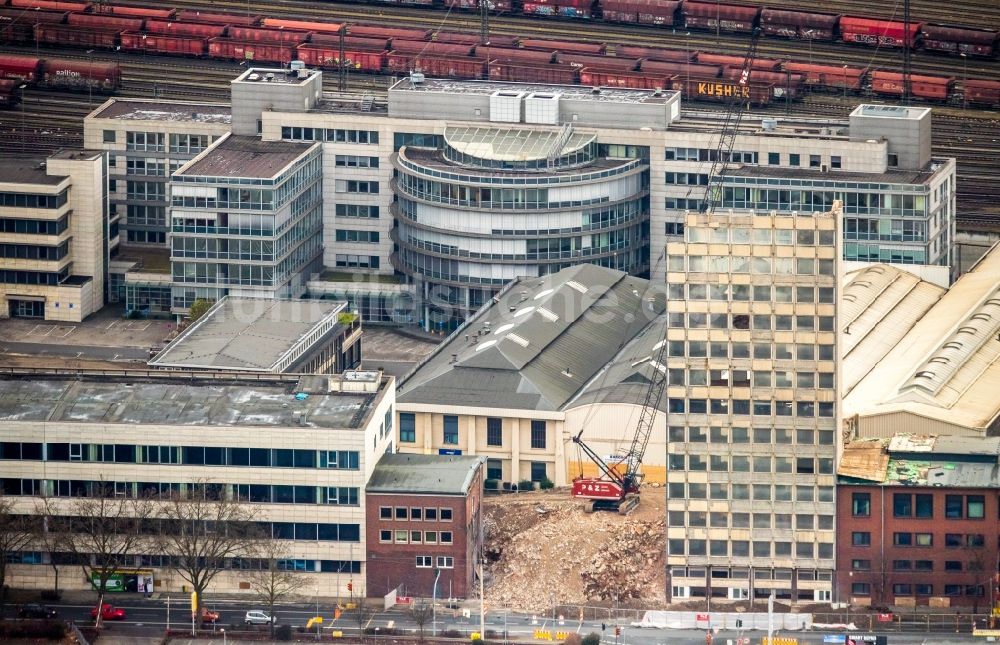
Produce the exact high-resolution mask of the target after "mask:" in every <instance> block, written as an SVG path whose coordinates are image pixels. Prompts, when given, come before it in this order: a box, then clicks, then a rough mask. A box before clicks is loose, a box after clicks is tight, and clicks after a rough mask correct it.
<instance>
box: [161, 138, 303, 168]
mask: <svg viewBox="0 0 1000 645" xmlns="http://www.w3.org/2000/svg"><path fill="white" fill-rule="evenodd" d="M318 145H320V144H318V143H290V142H288V141H261V140H260V139H258V138H257V137H245V136H237V135H229V136H226V137H223V138H222V139H220V140H219V142H218V143H216V144H215V145H213V146H212V147H211V148H208V149H207V150H205V151H204V152H203V153H201V155H199V156H198V157H196V158H195V159H194V160H193V161H191V162H189V163H188V165H186V166H184V167H182V168H181V169H180V170H178V171H177V173H176V174H178V175H184V176H191V175H198V176H202V177H251V178H259V179H271V178H274V177H276V176H278V175H280V174H281V172H282V171H284V170H285V169H286V168H288V166H290V165H291V164H292V163H293V162H295V160H297V159H298V158H299V157H301V156H302V155H304V154H305V153H306V152H308V151H309V150H310V149H311V148H313V147H314V146H318Z"/></svg>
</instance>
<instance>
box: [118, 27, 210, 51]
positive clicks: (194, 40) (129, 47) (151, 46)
mask: <svg viewBox="0 0 1000 645" xmlns="http://www.w3.org/2000/svg"><path fill="white" fill-rule="evenodd" d="M122 49H124V50H125V51H146V52H153V53H155V54H170V55H173V56H177V55H180V56H204V55H205V52H206V51H208V39H207V38H199V37H198V36H182V35H174V34H152V33H151V34H140V33H138V32H135V31H126V32H122Z"/></svg>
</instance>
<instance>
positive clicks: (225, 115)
mask: <svg viewBox="0 0 1000 645" xmlns="http://www.w3.org/2000/svg"><path fill="white" fill-rule="evenodd" d="M90 118H94V119H126V120H132V121H178V122H182V121H183V122H189V123H190V122H194V123H219V124H229V123H231V122H232V119H233V116H232V111H231V109H230V107H229V106H228V105H223V104H218V103H185V102H183V101H170V102H169V103H168V102H165V101H158V100H155V99H149V100H146V99H111V102H110V103H108V104H107V105H105V106H104V107H103V108H98V110H97V111H95V112H93V113H91V115H90Z"/></svg>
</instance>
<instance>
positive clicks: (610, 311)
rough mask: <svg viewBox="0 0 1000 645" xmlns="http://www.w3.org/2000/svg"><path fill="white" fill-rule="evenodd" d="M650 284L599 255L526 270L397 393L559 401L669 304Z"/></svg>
mask: <svg viewBox="0 0 1000 645" xmlns="http://www.w3.org/2000/svg"><path fill="white" fill-rule="evenodd" d="M648 289H649V281H648V280H643V279H641V278H634V277H630V276H628V275H626V274H625V273H622V272H621V271H616V270H613V269H606V268H602V267H598V266H595V265H592V264H581V265H577V266H574V267H570V268H567V269H563V270H562V271H560V272H558V273H554V274H551V275H547V276H544V277H541V278H519V279H517V280H515V281H513V282H512V283H510V284H509V285H508V286H507V287H506V288H505V289H504V290H503V291H502V292H501V293H500V294H498V295H497V296H496V297H495V298H494V299H493V300H492V301H491V302H490V303H489V304H488V305H487V306H485V307H483V308H482V309H480V310H479V311H478V312H477V313H476V314H475V315H474V316H472V317H471V318H470V319H468V320H467V321H466V322H465V324H463V325H462V326H461V327H460V328H459V329H458V330H456V331H455V333H453V334H452V335H451V336H450V337H449V338H448V339H447V340H446V341H445V342H444V343H442V344H441V345H440V346H438V348H437V349H436V350H435V351H434V352H433V353H432V354H431V355H430V356H428V357H427V358H426V359H424V360H423V361H422V362H421V363H420V364H418V365H417V367H416V368H414V370H413V371H412V372H411V373H410V374H408V375H407V376H406V377H404V379H403V381H402V382H401V384H400V386H399V389H398V391H397V400H398V401H400V402H401V403H432V404H438V405H453V406H473V407H478V408H513V409H521V410H547V411H555V410H558V409H560V408H561V407H562V406H563V405H565V404H566V402H568V401H569V400H570V399H571V398H572V397H573V395H574V394H576V393H577V392H578V391H579V390H580V389H581V388H582V387H583V386H584V385H586V384H587V383H588V382H589V381H590V380H591V378H592V377H593V376H594V374H596V373H597V372H598V371H599V370H601V369H602V368H603V367H604V366H605V365H606V364H607V363H608V362H609V361H610V360H612V359H613V358H614V357H615V356H616V355H617V354H618V352H619V351H620V350H621V349H622V348H623V347H624V346H625V345H626V344H627V343H628V342H629V341H630V340H631V339H632V338H634V337H635V336H636V334H638V333H639V332H640V331H641V330H642V329H643V328H644V327H646V326H647V325H648V324H649V320H650V318H651V317H655V316H656V315H659V314H661V313H662V312H663V304H664V303H663V299H662V293H660V294H657V297H656V298H655V299H654V300H649V299H648V298H650V297H651V296H650V294H648V293H647V291H648Z"/></svg>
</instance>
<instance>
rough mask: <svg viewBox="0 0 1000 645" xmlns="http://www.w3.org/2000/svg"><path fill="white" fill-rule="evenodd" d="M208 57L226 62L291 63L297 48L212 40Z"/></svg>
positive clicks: (275, 44)
mask: <svg viewBox="0 0 1000 645" xmlns="http://www.w3.org/2000/svg"><path fill="white" fill-rule="evenodd" d="M208 55H209V56H210V57H212V58H222V59H225V60H247V61H263V62H266V63H290V62H292V60H294V59H295V47H294V46H293V45H284V44H281V43H247V42H243V41H239V40H230V39H228V38H211V39H210V40H209V41H208Z"/></svg>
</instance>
